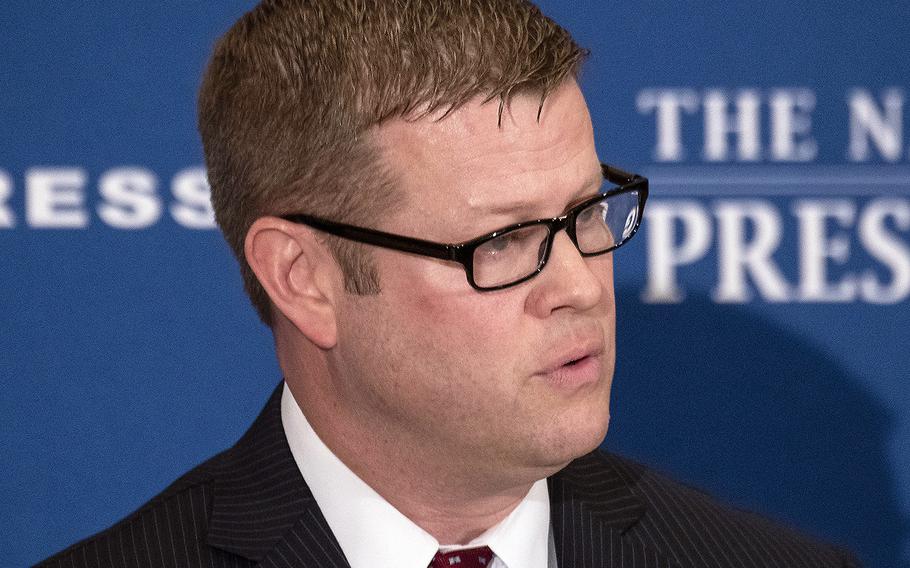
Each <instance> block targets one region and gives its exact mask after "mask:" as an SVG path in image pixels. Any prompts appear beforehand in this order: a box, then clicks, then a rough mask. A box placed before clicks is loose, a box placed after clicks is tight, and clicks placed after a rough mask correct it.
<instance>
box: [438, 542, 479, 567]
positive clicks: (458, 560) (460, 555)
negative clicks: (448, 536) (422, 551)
mask: <svg viewBox="0 0 910 568" xmlns="http://www.w3.org/2000/svg"><path fill="white" fill-rule="evenodd" d="M492 562H493V551H492V550H490V548H489V547H487V546H480V547H478V548H465V549H464V550H455V551H452V552H445V553H443V552H437V553H436V556H434V557H433V561H432V562H430V565H429V566H428V567H427V568H487V567H488V566H489V565H490V564H491V563H492Z"/></svg>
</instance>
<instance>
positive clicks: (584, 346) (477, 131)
mask: <svg viewBox="0 0 910 568" xmlns="http://www.w3.org/2000/svg"><path fill="white" fill-rule="evenodd" d="M538 105H539V96H537V95H527V96H524V95H522V96H518V97H516V98H515V99H514V100H513V101H512V103H511V105H509V106H507V107H506V109H504V112H503V117H502V126H501V127H498V126H497V111H498V104H497V103H496V102H493V103H489V104H486V105H481V104H480V102H479V101H473V102H471V103H469V104H467V105H466V106H464V107H462V108H461V109H459V110H457V111H455V112H453V113H452V114H450V115H449V116H448V117H446V118H444V119H442V120H434V118H433V117H430V118H426V119H421V120H418V121H416V122H407V121H403V120H399V121H393V122H390V123H388V124H385V125H383V126H382V127H381V128H380V129H379V131H378V133H377V139H378V142H379V146H380V148H381V152H382V155H383V158H384V160H385V161H386V164H387V165H388V166H389V167H390V168H391V171H392V172H393V175H396V176H397V178H398V183H399V184H400V186H401V188H402V189H403V191H404V192H405V193H406V195H407V202H406V205H405V206H404V207H403V208H402V209H401V210H398V211H392V212H390V213H389V214H388V215H385V216H383V217H381V218H379V219H377V222H376V226H377V227H378V228H380V229H382V230H386V231H390V232H395V233H399V234H403V235H409V236H414V237H419V238H423V239H428V240H434V241H439V242H449V243H454V242H460V241H463V240H468V239H470V238H473V237H476V236H478V235H480V234H483V233H487V232H490V231H492V230H495V229H497V228H500V227H503V226H505V225H509V224H512V223H516V222H519V221H526V220H531V219H537V218H543V217H555V216H558V215H560V214H562V212H563V211H564V210H566V209H567V208H568V207H569V206H570V205H572V204H574V203H575V202H578V201H579V200H581V199H582V198H585V197H589V196H591V195H594V194H595V193H596V192H597V190H598V189H599V187H600V183H601V176H600V167H599V160H598V157H597V154H596V152H595V148H594V139H593V132H592V127H591V120H590V117H589V115H588V111H587V107H586V105H585V102H584V99H583V97H582V94H581V91H580V90H579V89H578V86H577V85H576V83H575V82H574V81H567V82H566V83H565V84H564V85H563V86H562V87H561V88H560V89H559V90H557V91H556V92H554V93H552V94H551V95H550V97H549V98H548V99H547V102H546V105H545V106H544V109H543V113H542V115H541V118H540V121H539V122H538V121H537V112H538ZM371 254H372V258H373V261H374V263H375V265H376V267H377V270H378V272H379V275H380V284H381V288H382V291H381V293H379V294H378V295H374V296H356V295H348V296H345V298H344V303H343V305H342V306H341V310H340V317H339V341H338V345H337V347H336V349H335V359H334V363H333V364H334V365H337V367H338V368H337V371H338V373H337V376H341V377H346V378H345V379H343V380H342V381H343V386H342V387H341V388H340V390H339V392H340V393H341V396H342V397H343V398H344V399H345V400H343V401H342V404H345V405H348V408H351V409H352V411H353V412H355V413H356V415H358V416H361V417H362V418H363V419H364V420H366V421H368V422H370V423H371V424H372V425H373V428H375V429H376V434H377V435H379V436H394V439H395V440H396V441H397V443H399V444H401V447H402V448H404V449H406V450H410V451H411V452H410V453H411V455H413V456H414V459H415V460H416V459H420V460H435V459H438V460H449V461H451V463H459V464H464V467H466V468H473V469H472V471H493V472H503V471H508V472H514V474H515V475H518V476H525V475H531V476H534V475H536V476H538V477H540V476H542V475H545V474H547V473H550V472H552V471H555V470H556V469H558V468H560V467H561V466H562V465H564V464H565V463H566V462H568V461H569V460H571V459H573V458H574V457H576V456H579V455H582V454H584V453H586V452H588V451H590V450H592V449H593V448H594V447H596V446H597V444H598V443H599V442H600V441H601V440H602V439H603V437H604V435H605V434H606V430H607V424H608V422H609V396H610V383H611V379H612V375H613V366H614V334H615V306H614V298H613V268H612V256H611V255H610V254H606V255H602V256H599V257H593V258H589V259H583V258H582V257H581V256H580V254H579V253H578V251H577V249H576V248H575V246H574V245H573V244H572V242H571V241H570V239H569V237H568V236H567V235H566V233H565V232H564V231H563V232H560V233H558V234H557V236H556V240H555V242H554V245H553V251H552V254H551V257H550V261H549V263H548V264H547V266H546V267H545V268H544V270H543V271H542V273H541V274H539V275H538V276H536V277H535V278H532V279H531V280H529V281H527V282H524V283H522V284H519V285H517V286H513V287H511V288H507V289H504V290H499V291H494V292H478V291H476V290H474V289H473V288H472V287H471V286H470V285H469V284H468V282H467V279H466V278H465V274H464V270H463V269H462V267H461V266H460V265H458V264H455V263H451V262H445V261H437V260H435V259H431V258H427V257H422V256H416V255H410V254H405V253H401V252H396V251H390V250H385V249H379V248H374V249H372V250H371ZM579 359H580V360H579Z"/></svg>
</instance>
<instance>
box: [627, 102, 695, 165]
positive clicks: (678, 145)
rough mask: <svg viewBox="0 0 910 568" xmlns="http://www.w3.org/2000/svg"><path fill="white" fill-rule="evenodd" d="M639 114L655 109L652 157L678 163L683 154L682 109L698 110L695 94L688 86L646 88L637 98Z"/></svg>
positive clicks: (686, 110) (660, 160) (690, 112)
mask: <svg viewBox="0 0 910 568" xmlns="http://www.w3.org/2000/svg"><path fill="white" fill-rule="evenodd" d="M636 104H637V106H638V112H639V113H642V114H644V113H649V112H651V111H656V123H657V146H656V148H655V149H654V159H655V160H657V161H658V162H678V161H680V160H682V159H683V158H684V156H685V154H684V152H683V144H682V112H683V111H685V112H687V113H689V114H692V113H694V112H696V111H697V110H698V94H697V93H696V92H695V91H694V90H691V89H645V90H644V91H641V92H640V93H639V94H638V98H637V100H636Z"/></svg>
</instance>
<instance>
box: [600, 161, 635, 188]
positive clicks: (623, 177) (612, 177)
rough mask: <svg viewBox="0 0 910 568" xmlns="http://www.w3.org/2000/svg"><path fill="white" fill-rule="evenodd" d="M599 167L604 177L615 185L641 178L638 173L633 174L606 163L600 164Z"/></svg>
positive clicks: (625, 183)
mask: <svg viewBox="0 0 910 568" xmlns="http://www.w3.org/2000/svg"><path fill="white" fill-rule="evenodd" d="M600 167H601V170H603V175H604V178H605V179H606V180H607V181H609V182H610V183H615V184H616V185H620V186H623V185H627V184H630V183H632V182H634V181H637V180H639V179H641V176H640V175H638V174H633V173H630V172H627V171H625V170H621V169H619V168H617V167H614V166H610V165H608V164H601V165H600Z"/></svg>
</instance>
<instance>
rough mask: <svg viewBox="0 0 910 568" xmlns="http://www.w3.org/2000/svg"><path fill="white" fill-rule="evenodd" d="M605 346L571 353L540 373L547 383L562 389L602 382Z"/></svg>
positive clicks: (581, 349) (596, 345)
mask: <svg viewBox="0 0 910 568" xmlns="http://www.w3.org/2000/svg"><path fill="white" fill-rule="evenodd" d="M602 355H603V345H602V344H600V343H597V344H590V345H586V346H584V347H581V348H576V349H573V350H571V351H569V352H568V353H567V354H566V355H564V356H561V357H559V358H557V359H556V361H555V362H554V363H553V364H551V365H548V366H547V367H546V368H545V370H544V371H543V372H541V373H540V375H542V376H543V377H544V380H546V382H547V383H549V384H550V385H552V386H554V387H557V388H561V389H576V388H580V387H582V386H584V385H588V384H593V383H596V382H598V381H599V380H600V374H601V373H600V371H601V363H602V359H603V357H602Z"/></svg>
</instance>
